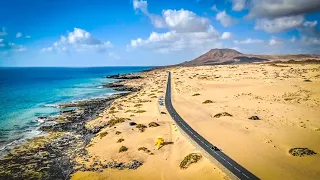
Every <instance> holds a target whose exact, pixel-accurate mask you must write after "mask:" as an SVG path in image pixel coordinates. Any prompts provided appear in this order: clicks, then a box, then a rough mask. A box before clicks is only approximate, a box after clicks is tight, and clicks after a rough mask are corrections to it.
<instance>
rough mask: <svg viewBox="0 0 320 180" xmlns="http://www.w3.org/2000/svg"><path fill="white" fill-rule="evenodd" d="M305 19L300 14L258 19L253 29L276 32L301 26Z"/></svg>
mask: <svg viewBox="0 0 320 180" xmlns="http://www.w3.org/2000/svg"><path fill="white" fill-rule="evenodd" d="M304 22H305V19H304V17H303V16H302V15H298V16H288V17H280V18H275V19H266V18H263V19H258V20H257V22H256V25H255V29H259V30H264V31H265V32H268V33H278V32H283V31H286V30H290V29H294V28H298V27H301V26H302V25H303V23H304Z"/></svg>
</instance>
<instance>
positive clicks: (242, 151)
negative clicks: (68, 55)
mask: <svg viewBox="0 0 320 180" xmlns="http://www.w3.org/2000/svg"><path fill="white" fill-rule="evenodd" d="M167 70H170V71H171V72H172V83H173V91H172V93H173V94H172V96H173V105H174V107H175V108H176V110H177V112H178V113H179V114H180V115H181V116H182V117H183V118H184V120H185V121H186V122H188V123H189V124H190V125H191V127H192V128H193V129H195V130H196V131H198V132H199V133H200V134H201V135H202V136H204V137H205V138H206V139H207V140H209V141H210V142H211V143H212V144H214V145H216V146H218V147H219V148H220V149H221V150H222V151H223V152H225V153H226V154H227V155H229V156H230V157H231V158H233V159H234V160H235V161H237V162H238V163H239V164H241V165H242V166H244V167H245V168H247V169H248V170H249V171H251V172H252V173H254V174H255V175H256V176H258V177H259V178H261V179H317V178H318V177H319V176H320V169H319V167H320V157H319V154H316V155H312V156H303V157H297V156H292V155H291V154H289V150H290V149H291V148H296V147H304V148H309V149H311V150H313V151H314V152H317V153H319V152H320V121H319V117H320V88H319V87H320V65H317V64H309V65H308V64H306V65H304V64H302V65H301V64H244V65H221V66H199V67H170V68H166V69H159V70H153V71H150V72H143V73H140V75H141V76H143V77H144V78H143V79H136V80H129V81H127V82H126V84H127V85H132V86H142V90H141V91H139V92H136V93H132V94H131V95H129V96H126V97H122V98H120V99H117V100H116V101H114V102H113V104H112V105H111V106H110V107H109V108H108V109H106V110H105V112H104V113H102V114H101V116H100V117H99V118H97V119H95V120H92V121H90V122H89V123H88V124H87V127H89V128H90V127H95V126H100V125H103V124H106V123H107V122H108V121H109V120H111V119H116V118H130V120H125V121H124V122H122V123H119V124H116V125H115V126H113V127H106V128H104V129H102V130H101V132H100V133H99V134H101V133H104V132H106V133H104V136H100V135H99V134H98V135H97V136H96V137H94V138H93V140H92V141H91V143H90V144H89V145H88V147H87V150H88V156H86V157H84V158H82V159H79V160H78V162H80V164H84V165H85V166H86V167H90V165H91V166H93V164H94V163H95V161H101V162H109V161H118V162H119V161H120V162H124V163H125V162H129V161H131V160H139V161H143V162H144V164H143V165H142V166H141V167H139V168H138V169H136V170H111V169H104V170H103V171H102V172H93V171H85V172H82V171H78V172H76V173H75V174H74V175H73V177H72V179H229V177H228V175H227V174H226V173H224V172H223V171H222V170H220V169H219V168H218V167H219V166H218V165H217V164H215V162H213V161H210V160H209V159H207V158H206V157H205V156H204V153H203V152H202V151H201V150H200V149H199V148H198V147H197V146H194V145H193V143H191V142H190V140H189V139H188V138H187V137H186V136H185V135H183V134H182V132H180V130H179V129H178V128H177V127H176V125H175V123H174V121H173V120H172V119H171V117H170V116H169V115H168V113H167V114H161V112H167V111H166V109H165V107H164V106H160V105H159V103H158V98H159V97H160V96H164V93H165V87H166V80H167V73H166V71H167ZM206 100H211V101H212V102H211V103H206V104H204V103H203V102H204V101H206ZM137 104H139V105H137ZM144 111H145V112H144ZM222 112H227V113H229V114H231V115H232V116H221V117H215V115H216V114H218V113H222ZM251 116H258V117H259V118H260V120H251V119H248V118H249V117H251ZM129 122H136V123H137V124H144V125H146V126H148V124H149V123H150V122H156V123H158V124H160V126H158V127H148V128H146V129H145V131H144V132H139V130H138V129H137V128H135V126H130V125H129ZM117 131H119V132H121V133H120V134H119V133H118V135H116V132H117ZM157 136H162V137H163V138H164V140H165V141H166V142H168V143H167V144H166V145H165V146H163V147H162V148H160V150H155V145H154V143H155V140H156V138H157ZM120 138H123V139H124V141H122V142H121V143H118V142H117V141H118V139H120ZM121 146H126V147H127V148H128V150H127V151H126V152H121V153H119V152H118V151H119V148H120V147H121ZM139 147H146V148H148V149H149V150H150V153H146V152H143V151H138V148H139ZM194 152H195V153H200V154H202V155H203V158H202V159H201V160H200V161H199V162H197V163H195V164H191V165H190V167H189V168H187V169H183V170H182V169H180V168H179V164H180V162H181V161H182V160H183V158H184V157H185V156H186V155H188V154H190V153H194ZM93 167H94V166H93Z"/></svg>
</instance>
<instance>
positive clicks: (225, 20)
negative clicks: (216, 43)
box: [216, 11, 237, 27]
mask: <svg viewBox="0 0 320 180" xmlns="http://www.w3.org/2000/svg"><path fill="white" fill-rule="evenodd" d="M216 20H218V21H220V23H221V24H222V25H223V26H224V27H228V26H231V25H233V24H235V23H236V22H237V20H236V19H234V18H232V17H231V16H229V15H228V14H227V13H226V11H221V12H218V13H217V15H216Z"/></svg>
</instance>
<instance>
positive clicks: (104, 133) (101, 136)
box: [99, 131, 108, 139]
mask: <svg viewBox="0 0 320 180" xmlns="http://www.w3.org/2000/svg"><path fill="white" fill-rule="evenodd" d="M107 134H108V132H107V131H105V132H101V133H99V137H100V139H101V138H103V137H105V136H106V135H107Z"/></svg>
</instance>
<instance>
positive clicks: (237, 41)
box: [0, 0, 320, 67]
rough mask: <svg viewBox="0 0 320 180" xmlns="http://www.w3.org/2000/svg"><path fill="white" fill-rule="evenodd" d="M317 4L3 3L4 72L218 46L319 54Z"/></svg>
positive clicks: (170, 56) (145, 59)
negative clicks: (8, 69)
mask: <svg viewBox="0 0 320 180" xmlns="http://www.w3.org/2000/svg"><path fill="white" fill-rule="evenodd" d="M319 23H320V1H319V0H225V1H222V0H176V1H173V0H161V1H159V0H77V1H74V0H54V1H52V0H23V1H22V0H6V1H5V0H4V1H1V2H0V67H6V66H10V67H11V66H15V67H16V66H19V67H38V66H39V67H42V66H46V67H47V66H52V67H87V66H158V65H169V64H177V63H180V62H183V61H189V60H192V59H194V58H196V57H198V56H199V55H201V54H203V53H205V52H207V51H209V50H210V49H214V48H230V49H235V50H238V51H240V52H242V53H251V54H306V53H312V54H320V25H319Z"/></svg>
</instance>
